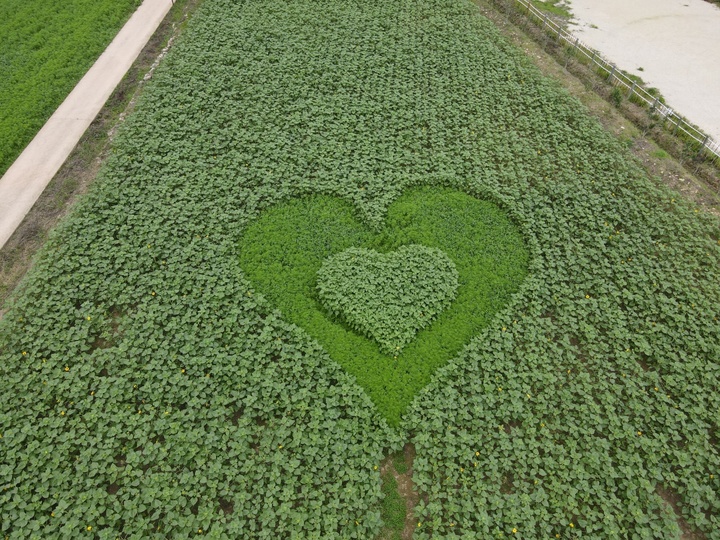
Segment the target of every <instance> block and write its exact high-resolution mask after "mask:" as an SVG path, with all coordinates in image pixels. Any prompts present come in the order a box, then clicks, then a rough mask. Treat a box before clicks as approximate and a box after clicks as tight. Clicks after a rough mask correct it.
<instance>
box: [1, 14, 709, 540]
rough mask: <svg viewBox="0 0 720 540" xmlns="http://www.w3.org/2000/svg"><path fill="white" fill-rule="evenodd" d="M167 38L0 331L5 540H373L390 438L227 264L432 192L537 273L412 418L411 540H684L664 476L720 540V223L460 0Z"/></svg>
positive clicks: (215, 22)
mask: <svg viewBox="0 0 720 540" xmlns="http://www.w3.org/2000/svg"><path fill="white" fill-rule="evenodd" d="M184 36H185V37H184V39H182V40H180V41H179V42H178V43H177V45H176V47H175V48H174V49H172V50H171V51H170V53H169V54H168V56H167V57H166V61H165V62H164V63H163V64H162V65H161V66H160V67H159V68H158V70H157V71H156V74H155V76H154V77H153V79H152V80H151V81H149V83H148V86H147V91H146V92H145V94H144V97H143V98H142V99H141V100H140V102H139V103H138V107H137V109H136V112H135V114H134V115H133V116H132V118H129V119H128V120H127V122H126V124H125V126H124V129H123V130H122V133H121V134H119V135H118V139H117V144H116V147H115V150H114V154H113V157H112V158H111V160H110V162H109V164H108V165H107V167H106V168H105V169H104V172H103V174H102V178H101V179H99V182H98V183H97V184H96V187H95V189H94V190H93V192H92V193H91V194H90V196H89V197H88V198H87V199H86V200H85V202H84V203H83V204H81V205H80V207H79V208H77V211H76V212H75V213H74V215H73V216H71V218H70V219H68V220H67V221H66V222H65V224H64V226H62V227H61V228H60V230H58V231H57V232H56V234H54V235H53V237H52V239H51V240H50V242H49V244H48V245H47V247H46V249H45V250H44V252H43V253H42V254H41V256H40V257H39V258H38V262H37V266H36V268H35V270H34V271H33V272H32V273H31V275H29V276H28V278H27V279H26V281H25V283H24V286H23V290H22V291H21V292H20V293H19V295H18V296H17V298H16V300H15V302H14V304H13V305H12V306H10V311H9V312H8V313H7V314H6V315H5V316H4V318H3V320H2V321H1V322H0V434H1V435H2V438H0V487H1V489H0V516H1V517H0V532H1V533H2V535H4V536H9V537H10V538H12V539H13V540H14V539H15V538H30V537H33V536H34V537H35V538H42V539H45V538H73V539H74V538H83V537H85V538H91V537H92V536H96V537H97V538H116V537H120V538H128V539H129V538H142V539H145V538H188V537H193V538H197V537H199V536H200V535H198V532H197V531H198V530H200V529H201V530H202V531H203V533H202V536H204V535H208V536H210V537H211V538H232V539H235V538H272V539H277V538H293V537H295V538H303V539H304V538H322V539H326V538H368V539H371V538H374V537H375V535H377V534H378V533H379V532H380V530H381V527H382V524H381V523H380V508H381V488H380V477H379V473H378V472H377V471H375V470H374V467H375V466H376V465H377V463H378V462H379V460H380V459H381V456H383V455H386V454H387V447H392V448H394V449H398V448H400V447H401V446H402V444H399V442H398V441H397V440H396V437H394V436H393V435H392V434H391V433H390V432H389V430H388V429H387V426H386V425H385V423H384V422H383V421H382V420H381V419H380V417H379V415H378V414H377V413H376V409H375V408H374V407H373V405H372V403H371V401H370V399H368V398H367V396H366V394H365V392H363V391H362V389H361V388H360V386H358V385H357V384H355V383H354V381H353V378H352V377H350V376H347V375H345V373H344V372H343V370H342V369H341V368H340V367H338V365H337V364H335V363H334V362H333V361H332V360H331V358H330V355H332V356H335V355H334V353H332V351H330V349H329V348H326V347H325V346H324V345H323V347H322V348H321V347H319V346H318V345H316V344H315V341H314V340H313V339H311V338H310V337H308V333H306V332H305V331H301V330H298V329H297V328H296V327H294V326H293V325H292V324H290V323H289V322H288V321H292V318H291V316H290V315H288V314H286V313H285V311H284V310H283V308H282V307H281V311H282V315H279V314H278V312H276V311H273V306H274V305H277V304H276V303H275V302H274V301H273V300H272V299H270V298H269V297H268V298H266V299H262V298H258V296H259V295H258V294H257V293H255V292H253V291H254V290H255V289H254V287H257V288H258V289H259V288H260V286H259V285H257V282H256V278H252V283H253V284H252V285H251V283H250V280H249V279H248V276H247V275H246V273H245V272H243V271H242V269H241V268H240V264H239V262H238V261H239V256H240V257H242V256H243V253H242V250H239V248H238V246H240V245H241V240H242V238H243V236H242V235H243V232H244V231H248V230H249V229H248V227H249V226H250V225H251V224H252V226H258V224H259V223H260V222H262V221H263V220H264V219H265V216H267V215H269V214H271V213H272V212H273V211H278V209H280V208H282V205H279V204H278V203H279V202H280V201H290V200H292V199H294V198H298V197H304V196H306V195H308V194H309V193H324V194H326V195H337V196H342V197H344V198H345V200H346V201H348V204H347V205H346V211H345V213H342V212H340V213H339V214H338V215H337V216H334V215H333V217H336V218H339V219H345V218H344V217H343V216H347V219H348V220H350V221H354V218H353V212H357V215H359V216H361V217H362V222H367V223H373V224H375V225H374V227H375V228H376V229H377V227H379V225H380V224H381V223H383V222H387V223H389V222H390V220H391V219H393V218H392V211H393V209H397V208H399V207H398V204H397V203H395V204H393V202H394V201H397V200H403V197H404V196H402V194H403V193H406V192H407V191H408V190H409V189H410V188H412V187H417V186H419V185H421V184H433V185H438V184H442V185H444V186H448V187H453V188H455V189H457V190H460V191H463V192H465V193H468V194H470V195H473V197H482V198H485V199H486V200H491V201H495V202H496V203H498V204H500V205H501V206H502V208H503V209H505V211H506V212H507V213H509V214H510V215H511V216H512V219H513V221H514V222H515V223H516V224H517V225H518V226H519V227H520V229H521V230H522V232H523V237H524V239H525V241H526V243H527V246H528V248H529V251H530V252H531V254H532V257H530V259H529V273H528V276H527V277H526V279H525V281H524V282H523V284H522V286H521V288H520V289H519V291H518V292H517V293H516V294H515V296H514V298H513V299H512V300H511V302H510V303H509V304H508V305H506V307H505V308H504V309H503V310H501V311H500V312H498V313H496V314H495V316H494V317H493V318H492V319H491V322H490V325H489V326H487V327H486V328H485V329H484V330H483V331H481V332H480V333H479V334H478V335H477V336H476V337H474V338H472V339H471V341H470V343H469V346H468V347H467V348H462V349H460V352H459V353H458V354H456V355H455V356H454V357H453V358H451V360H450V361H449V363H447V364H446V365H445V366H444V367H443V368H441V370H440V372H438V373H437V374H436V377H435V378H434V379H433V381H432V382H431V383H430V385H429V386H428V387H426V389H424V390H423V391H422V392H421V393H420V394H419V396H418V397H417V398H416V399H414V400H413V402H412V405H411V406H410V407H409V409H408V412H407V413H406V414H405V416H404V419H403V423H402V424H401V425H402V427H403V428H404V430H405V433H407V434H408V437H410V439H411V441H412V442H413V443H414V445H415V448H416V450H417V456H416V458H415V461H414V462H413V480H414V482H415V484H416V486H417V488H418V489H419V490H420V491H421V495H422V496H421V503H420V506H419V507H417V508H416V511H417V512H418V513H419V516H420V517H419V521H420V522H421V526H420V527H417V528H416V531H417V532H416V537H417V538H432V539H436V538H458V537H465V538H481V539H486V538H493V537H499V536H504V537H505V538H507V537H511V536H514V537H517V538H554V537H556V535H558V534H559V535H560V536H561V538H572V537H582V538H646V539H661V540H666V539H668V538H677V537H679V535H680V529H679V527H678V525H677V522H676V519H675V516H674V515H673V512H672V510H670V509H669V507H668V506H666V505H665V503H664V502H663V501H662V499H661V498H660V495H659V493H663V491H658V487H659V486H663V487H664V488H665V489H668V490H671V491H673V492H675V493H676V494H677V496H678V500H679V511H680V512H682V515H683V517H684V519H685V520H687V522H688V523H689V524H690V526H692V527H694V528H697V529H699V530H700V531H702V532H704V534H705V536H706V537H707V538H710V539H711V540H718V539H719V538H720V521H719V519H720V517H719V516H720V497H719V495H718V494H719V493H720V473H719V471H720V455H719V452H718V434H719V433H720V425H719V424H720V420H719V419H718V411H719V410H720V394H718V388H720V322H718V318H719V317H720V312H719V311H720V309H719V308H718V306H720V280H718V268H719V267H720V245H718V239H719V238H720V227H719V226H718V222H717V220H716V219H715V218H711V217H707V216H704V215H703V214H702V213H696V212H695V209H694V208H693V207H691V206H690V205H689V204H687V203H686V202H684V201H683V200H682V199H680V198H678V197H677V196H676V195H674V194H672V193H670V192H669V191H668V190H667V189H665V188H662V187H656V186H654V185H653V183H652V182H651V181H649V180H648V179H647V178H646V177H645V175H644V174H643V172H642V171H641V170H639V169H638V168H637V166H636V165H634V164H633V162H632V160H631V159H630V158H629V157H627V156H626V155H625V154H623V153H622V151H621V149H620V147H619V145H618V143H617V142H616V141H615V140H614V139H613V138H612V137H611V136H610V135H608V134H606V133H604V132H603V131H602V129H601V127H600V126H599V125H598V124H597V123H596V122H595V121H593V120H591V119H589V117H588V116H587V115H586V114H585V112H584V111H583V110H582V108H581V106H580V105H579V104H578V103H577V102H576V101H575V100H572V99H570V98H569V97H568V96H567V95H565V94H564V93H563V92H561V91H560V90H558V88H557V87H556V86H555V85H553V84H551V83H548V82H547V81H544V80H542V79H541V78H540V77H539V76H538V74H537V72H536V71H535V70H534V69H533V68H532V67H530V64H529V62H528V61H527V60H526V59H525V58H524V57H523V56H522V55H521V53H519V52H517V51H516V50H514V49H512V48H511V47H510V46H509V45H508V44H507V43H506V42H504V41H503V40H502V39H501V37H500V36H499V35H498V33H497V32H496V31H495V29H494V28H493V27H492V25H491V24H489V23H488V22H487V21H486V20H484V19H483V18H482V17H480V15H479V14H478V13H477V8H475V7H474V6H472V5H471V4H469V3H463V2H461V1H459V0H428V1H422V2H389V1H384V0H378V1H373V2H367V1H363V0H361V1H359V2H355V3H348V2H342V3H339V2H334V1H329V0H325V1H313V2H310V1H306V0H297V1H294V2H285V1H282V2H280V1H276V0H263V1H262V2H259V1H257V2H256V1H246V2H237V1H235V0H206V2H205V3H204V5H203V7H202V8H201V9H200V11H199V12H198V14H197V15H196V17H195V18H194V19H193V20H192V21H191V22H190V26H189V28H188V32H187V33H186V34H185V35H184ZM428 190H429V192H430V193H434V192H435V191H434V189H430V188H428ZM297 200H307V199H305V198H302V199H297ZM330 200H333V201H334V200H335V199H330ZM474 200H477V199H474ZM479 202H480V201H479ZM298 204H299V203H298ZM407 206H408V207H410V208H412V206H413V205H410V204H407ZM334 208H335V206H334V203H333V205H332V206H331V207H330V208H329V209H328V211H329V212H330V213H331V214H334V212H335V210H334ZM490 208H494V207H492V206H490ZM388 209H389V214H388V213H387V212H388ZM493 211H497V210H493ZM386 214H387V220H386V219H385V216H386ZM498 214H499V215H500V216H502V213H499V212H498ZM503 219H504V218H503ZM333 223H335V221H333ZM278 238H284V236H282V235H281V234H280V232H278ZM419 243H422V244H423V245H430V244H426V243H425V242H419ZM348 247H349V246H348ZM391 247H392V246H389V248H391ZM431 247H432V246H431ZM343 249H344V248H343ZM443 250H444V251H445V252H446V253H448V255H449V256H451V255H450V250H449V249H447V248H446V247H443ZM451 257H452V256H451ZM323 258H324V256H323ZM453 261H454V262H455V264H456V266H457V268H458V272H459V274H460V275H461V276H462V269H461V265H460V264H459V262H458V261H457V260H456V259H455V258H453ZM311 286H314V284H311ZM461 288H462V284H461V286H460V289H459V290H458V299H457V300H456V301H455V303H457V302H459V301H460V295H461ZM444 314H447V311H445V312H444V313H443V315H444ZM443 315H441V316H440V317H439V318H438V321H436V322H439V321H440V319H441V318H442V316H443ZM422 332H423V331H421V332H420V334H422ZM416 342H417V341H416ZM416 342H414V343H416ZM411 346H412V344H410V345H409V346H408V347H406V350H405V352H404V354H406V353H407V350H408V349H409V348H410V347H411ZM325 351H328V352H330V355H328V354H327V352H325ZM66 368H67V371H66ZM182 370H185V371H184V372H183V371H182ZM208 375H209V376H208ZM358 380H359V378H358ZM166 412H167V413H168V414H165V413H166ZM280 446H282V448H280ZM52 513H54V516H53V515H52ZM570 523H572V524H573V527H570ZM452 524H454V525H452ZM87 527H93V529H92V531H87ZM513 529H516V530H517V531H518V532H517V533H515V535H513V532H512V531H513ZM202 536H200V537H202Z"/></svg>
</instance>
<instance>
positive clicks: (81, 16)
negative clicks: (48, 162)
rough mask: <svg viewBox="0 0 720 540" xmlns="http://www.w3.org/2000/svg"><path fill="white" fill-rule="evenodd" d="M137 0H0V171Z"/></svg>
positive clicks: (30, 135)
mask: <svg viewBox="0 0 720 540" xmlns="http://www.w3.org/2000/svg"><path fill="white" fill-rule="evenodd" d="M138 5H140V0H3V1H2V2H0V74H1V76H0V176H2V174H3V173H4V172H5V171H6V170H7V169H8V168H9V167H10V165H12V162H13V161H14V160H15V158H16V157H17V156H18V155H19V154H20V152H22V150H23V149H24V148H25V146H26V145H27V143H29V142H30V140H31V139H32V138H33V137H34V136H35V134H36V133H37V132H38V130H39V129H40V128H41V127H42V126H43V124H44V123H45V121H46V120H47V119H48V118H49V117H50V115H51V114H52V113H53V111H55V109H56V108H57V107H58V105H60V103H62V101H63V100H64V99H65V96H67V95H68V93H69V92H70V90H72V88H73V87H74V86H75V84H77V82H78V81H79V80H80V78H81V77H82V76H83V75H84V74H85V72H86V71H87V70H88V68H89V67H90V66H91V65H92V64H93V62H94V61H95V59H96V58H97V57H98V56H100V53H102V51H103V50H104V49H105V47H107V45H108V44H109V43H110V41H112V39H113V37H114V36H115V34H117V32H118V30H119V29H120V27H121V26H122V25H123V23H124V22H125V21H126V20H127V18H128V17H129V16H130V14H131V13H132V12H133V10H134V9H135V8H136V7H137V6H138Z"/></svg>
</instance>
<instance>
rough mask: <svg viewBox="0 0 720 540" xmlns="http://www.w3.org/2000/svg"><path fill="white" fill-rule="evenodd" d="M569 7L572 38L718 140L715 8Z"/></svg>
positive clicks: (647, 2) (590, 2)
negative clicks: (635, 77) (659, 95)
mask: <svg viewBox="0 0 720 540" xmlns="http://www.w3.org/2000/svg"><path fill="white" fill-rule="evenodd" d="M569 3H570V9H571V10H572V13H573V16H574V18H575V20H576V21H577V22H578V26H577V27H576V28H572V31H573V33H574V34H576V35H577V36H578V37H580V39H581V40H582V41H583V42H585V43H586V44H587V45H589V46H590V47H592V48H594V49H597V50H599V51H600V52H601V53H602V54H603V55H604V56H606V57H607V58H609V59H610V60H611V61H613V62H616V63H617V65H618V67H620V68H621V69H624V70H625V71H627V72H628V73H631V74H633V75H639V76H640V77H642V79H643V80H644V81H645V82H646V83H647V84H648V85H649V86H654V87H656V88H658V89H659V90H660V92H661V93H662V94H663V95H664V96H665V98H666V99H667V100H668V103H669V104H670V106H672V107H675V108H676V109H677V110H678V112H679V113H680V114H682V115H684V116H686V117H687V118H688V119H689V120H690V121H691V122H694V123H695V124H697V125H698V126H699V127H700V128H701V129H703V130H704V131H706V132H707V133H708V134H709V135H710V136H711V137H713V138H714V139H715V140H716V141H720V46H719V45H720V43H719V38H720V7H718V6H717V5H715V4H710V3H708V2H705V1H703V0H633V1H631V2H629V1H627V0H603V1H602V2H598V1H597V0H570V2H569ZM639 68H642V70H640V69H639Z"/></svg>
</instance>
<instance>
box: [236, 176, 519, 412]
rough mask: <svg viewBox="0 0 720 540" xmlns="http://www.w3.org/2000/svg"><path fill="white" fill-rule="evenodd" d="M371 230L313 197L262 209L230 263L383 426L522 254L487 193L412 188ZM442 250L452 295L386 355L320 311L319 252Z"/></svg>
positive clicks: (509, 278)
mask: <svg viewBox="0 0 720 540" xmlns="http://www.w3.org/2000/svg"><path fill="white" fill-rule="evenodd" d="M381 223H382V226H380V225H378V227H379V228H377V229H375V230H373V229H371V228H370V227H368V226H367V225H364V224H363V223H362V222H360V221H358V220H357V219H356V218H355V216H354V212H353V209H352V207H351V206H350V205H349V204H347V203H345V202H343V201H342V200H340V199H337V198H333V197H328V196H315V197H310V198H304V199H293V200H290V201H288V202H284V203H282V204H280V205H278V206H276V207H272V208H270V209H268V210H267V211H266V212H264V213H263V214H262V215H261V217H260V218H259V219H258V220H257V221H256V222H254V223H252V224H251V225H250V226H249V227H248V228H247V230H246V231H245V233H244V234H243V237H242V240H241V243H240V265H241V268H242V269H243V271H244V272H245V273H246V275H247V276H248V278H249V279H250V281H251V283H253V284H254V285H255V287H256V288H257V290H258V291H259V292H261V293H262V294H263V295H265V296H266V297H267V298H268V299H269V300H270V301H271V302H272V304H273V305H275V306H277V307H279V308H280V311H281V312H282V314H283V316H285V317H286V318H287V319H289V320H290V321H291V322H294V323H295V324H297V325H298V326H300V327H301V328H303V329H304V330H306V331H307V332H308V333H309V334H310V335H311V336H313V337H315V338H316V339H318V341H319V342H320V343H321V344H322V345H323V348H325V349H326V350H327V351H328V352H329V353H330V356H331V357H332V358H333V359H335V360H336V361H338V362H339V363H340V364H341V365H342V366H343V367H345V369H346V370H347V371H348V372H349V373H351V374H352V375H354V376H355V377H356V378H357V380H358V382H359V383H360V384H361V385H362V386H363V387H364V388H365V389H366V390H367V391H368V394H369V395H370V397H371V398H372V400H373V401H374V402H375V403H376V404H377V406H378V408H379V409H380V411H381V412H382V413H383V414H384V415H385V416H386V418H387V419H388V420H389V421H390V422H391V424H393V425H397V424H398V422H399V419H400V415H401V414H402V412H403V411H404V410H405V407H406V406H407V405H408V403H409V402H410V401H411V400H412V399H413V397H414V396H415V394H416V393H417V391H418V390H420V389H421V388H423V387H424V386H425V385H426V384H427V383H428V382H430V378H431V377H432V374H433V372H434V371H435V370H436V369H437V368H438V367H439V366H441V365H443V364H444V363H445V362H447V361H448V360H449V359H450V357H451V356H452V355H454V354H456V353H457V352H458V351H459V350H460V349H461V348H462V347H463V346H464V345H465V344H466V343H467V342H468V340H469V339H470V338H472V337H473V336H475V335H477V334H478V332H480V331H481V330H482V329H483V328H485V327H486V326H487V325H488V324H489V323H490V321H491V320H492V317H493V316H494V314H495V313H496V312H497V311H498V310H499V309H500V308H502V307H503V306H504V305H505V304H506V303H507V302H508V300H509V299H510V297H511V295H512V293H513V292H515V291H516V290H517V287H518V285H519V283H520V282H521V281H522V279H523V278H524V276H525V274H526V269H527V259H528V253H527V250H526V249H525V247H524V245H523V241H522V237H521V235H520V233H519V231H518V230H517V228H516V227H515V226H514V225H513V224H512V223H511V222H510V221H509V220H508V218H507V217H506V216H505V214H504V212H503V211H502V210H500V209H499V208H498V207H497V206H495V205H493V204H492V203H489V202H487V201H482V200H478V199H476V198H474V197H471V196H469V195H466V194H464V193H461V192H458V191H456V190H451V189H448V188H428V187H426V188H420V189H414V190H411V191H409V192H407V193H406V194H405V195H403V196H401V197H400V198H399V199H398V200H397V201H396V202H395V203H394V204H392V205H391V206H390V208H389V209H388V210H387V219H386V220H385V221H384V222H381ZM408 244H420V245H423V246H426V247H429V248H433V249H440V250H442V251H443V252H444V253H445V254H446V255H447V257H449V258H450V260H451V261H452V262H453V263H454V265H455V267H456V269H457V272H458V274H459V283H460V286H459V287H458V289H457V297H456V298H455V300H454V301H453V303H452V304H451V305H450V307H449V308H447V309H446V310H445V311H443V312H442V313H440V314H439V316H438V317H437V318H436V319H435V321H434V322H433V323H432V324H431V325H430V326H428V327H426V328H424V329H422V330H420V331H419V332H418V334H417V337H416V339H414V340H413V341H411V342H410V343H408V344H407V345H405V346H404V347H403V348H402V350H398V351H393V353H392V354H388V352H387V351H383V350H382V349H381V348H380V347H379V346H378V343H377V342H376V341H374V340H370V339H367V338H365V337H363V336H362V335H360V334H358V333H357V332H354V331H353V330H351V329H350V328H349V327H347V326H346V325H344V324H341V323H340V321H336V320H333V319H332V318H330V317H328V314H327V311H326V309H325V308H323V306H322V304H321V303H320V301H319V299H318V294H317V285H316V283H317V281H316V275H317V273H318V270H320V269H321V266H322V265H323V262H324V261H325V260H326V258H327V257H329V256H331V255H333V254H337V253H340V252H342V251H343V250H345V249H347V248H349V247H352V246H360V247H365V248H369V249H373V250H377V251H380V252H393V251H394V250H396V249H398V248H400V247H401V246H407V245H408Z"/></svg>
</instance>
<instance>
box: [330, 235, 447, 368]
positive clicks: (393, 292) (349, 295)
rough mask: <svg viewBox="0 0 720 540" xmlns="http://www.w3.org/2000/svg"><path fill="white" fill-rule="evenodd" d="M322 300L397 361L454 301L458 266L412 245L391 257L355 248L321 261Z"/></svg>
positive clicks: (435, 252)
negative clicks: (414, 339) (412, 342)
mask: <svg viewBox="0 0 720 540" xmlns="http://www.w3.org/2000/svg"><path fill="white" fill-rule="evenodd" d="M317 283H318V285H317V288H318V296H319V297H320V301H321V302H322V304H323V305H324V306H325V308H326V309H327V310H328V311H329V312H330V313H331V314H333V315H334V316H336V317H338V318H340V319H343V320H344V321H345V322H346V323H347V324H348V325H349V326H350V327H351V328H353V329H355V330H357V331H358V332H360V333H361V334H365V335H366V336H368V337H370V338H372V339H374V340H375V341H376V342H377V343H378V344H379V345H380V349H381V350H382V351H383V352H386V353H388V354H391V355H393V357H394V358H395V357H397V356H398V355H399V354H400V353H401V351H402V348H403V347H404V346H405V345H406V344H407V343H408V342H410V341H411V340H412V339H413V338H414V337H415V334H416V333H417V331H418V330H420V329H421V328H424V327H425V326H427V325H428V324H430V322H431V321H433V320H434V319H435V317H436V316H437V315H438V314H439V313H441V312H442V311H443V310H445V308H447V307H448V306H449V305H450V303H451V302H452V300H453V299H454V298H455V292H456V291H457V287H458V273H457V269H456V268H455V264H454V263H453V262H452V261H451V260H450V259H449V258H448V256H447V255H445V253H443V252H442V251H441V250H439V249H437V248H430V247H427V246H420V245H417V244H411V245H409V246H401V247H400V248H399V249H397V250H395V251H392V252H390V253H378V252H377V251H374V250H372V249H366V248H360V247H351V248H348V249H346V250H345V251H341V252H340V253H337V254H335V255H331V256H330V257H328V258H327V259H325V261H324V262H323V264H322V266H321V267H320V270H318V273H317Z"/></svg>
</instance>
